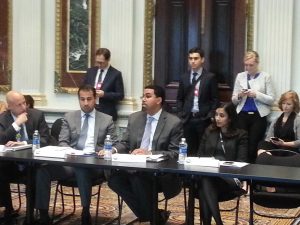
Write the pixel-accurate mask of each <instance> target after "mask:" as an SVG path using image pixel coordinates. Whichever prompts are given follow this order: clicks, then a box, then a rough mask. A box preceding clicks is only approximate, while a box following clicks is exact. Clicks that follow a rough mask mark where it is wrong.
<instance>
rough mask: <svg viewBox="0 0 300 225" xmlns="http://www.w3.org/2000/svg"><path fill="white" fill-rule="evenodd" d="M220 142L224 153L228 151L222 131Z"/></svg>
mask: <svg viewBox="0 0 300 225" xmlns="http://www.w3.org/2000/svg"><path fill="white" fill-rule="evenodd" d="M220 143H221V147H222V150H223V152H224V154H225V153H226V151H225V147H224V141H223V136H222V133H221V132H220Z"/></svg>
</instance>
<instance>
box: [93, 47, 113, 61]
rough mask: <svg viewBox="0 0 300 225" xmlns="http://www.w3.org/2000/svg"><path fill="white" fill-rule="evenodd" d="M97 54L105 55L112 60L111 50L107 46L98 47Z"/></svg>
mask: <svg viewBox="0 0 300 225" xmlns="http://www.w3.org/2000/svg"><path fill="white" fill-rule="evenodd" d="M96 55H103V56H104V58H105V59H106V60H110V51H109V50H108V49H107V48H98V49H97V51H96Z"/></svg>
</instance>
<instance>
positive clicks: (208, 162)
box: [184, 157, 220, 167]
mask: <svg viewBox="0 0 300 225" xmlns="http://www.w3.org/2000/svg"><path fill="white" fill-rule="evenodd" d="M184 165H192V166H208V167H219V166H220V161H219V160H217V159H215V158H213V157H200V158H199V157H187V158H186V159H185V162H184Z"/></svg>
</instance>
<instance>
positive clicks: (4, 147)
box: [0, 144, 32, 152]
mask: <svg viewBox="0 0 300 225" xmlns="http://www.w3.org/2000/svg"><path fill="white" fill-rule="evenodd" d="M28 148H32V144H26V145H17V146H12V147H6V146H5V145H0V152H5V151H18V150H23V149H28Z"/></svg>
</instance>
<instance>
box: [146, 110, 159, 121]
mask: <svg viewBox="0 0 300 225" xmlns="http://www.w3.org/2000/svg"><path fill="white" fill-rule="evenodd" d="M161 112H162V109H160V110H159V111H158V112H157V113H155V114H154V115H152V116H150V115H149V114H147V119H148V118H149V117H153V118H154V119H155V120H156V121H158V119H159V117H160V114H161Z"/></svg>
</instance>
